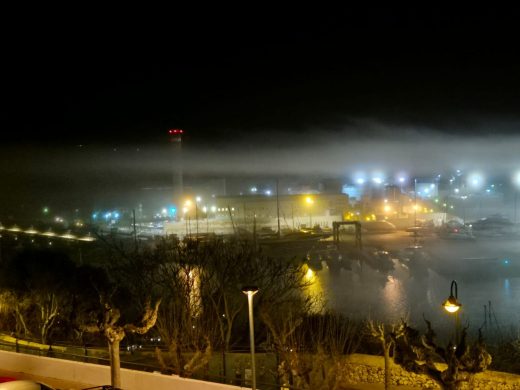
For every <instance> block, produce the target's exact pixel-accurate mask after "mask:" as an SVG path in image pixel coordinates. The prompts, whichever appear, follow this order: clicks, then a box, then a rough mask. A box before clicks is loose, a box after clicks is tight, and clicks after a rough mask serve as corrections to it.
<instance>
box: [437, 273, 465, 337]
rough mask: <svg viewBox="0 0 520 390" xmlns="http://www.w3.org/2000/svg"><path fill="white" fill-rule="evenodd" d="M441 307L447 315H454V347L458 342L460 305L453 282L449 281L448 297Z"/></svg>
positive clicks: (456, 288) (456, 287)
mask: <svg viewBox="0 0 520 390" xmlns="http://www.w3.org/2000/svg"><path fill="white" fill-rule="evenodd" d="M454 292H455V293H454ZM442 306H444V310H446V311H447V312H448V313H453V314H455V345H457V344H458V342H459V310H460V308H461V307H462V304H461V303H460V302H459V301H458V286H457V282H456V281H455V280H452V281H451V286H450V296H449V297H448V299H446V300H445V301H444V302H443V304H442Z"/></svg>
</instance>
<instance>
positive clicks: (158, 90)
mask: <svg viewBox="0 0 520 390" xmlns="http://www.w3.org/2000/svg"><path fill="white" fill-rule="evenodd" d="M36 11H37V10H35V12H34V14H32V15H30V16H29V15H27V14H25V13H21V12H20V11H17V12H14V11H13V13H12V14H9V13H6V14H5V16H4V17H5V18H6V20H5V21H6V23H4V25H3V27H2V33H3V38H2V48H1V50H2V58H3V59H2V68H3V71H2V88H1V89H2V105H1V107H0V110H1V111H0V125H1V128H2V138H3V140H2V147H1V152H2V156H3V158H2V159H1V160H0V163H1V167H2V168H1V170H0V174H2V177H3V179H4V183H7V184H6V185H7V186H10V188H12V189H13V191H14V193H18V194H21V193H23V192H26V191H36V192H37V193H45V191H46V184H45V183H48V181H47V180H50V181H51V182H53V181H54V182H53V183H54V184H53V186H54V185H56V186H58V187H59V186H63V185H64V183H65V184H67V183H68V184H70V185H73V184H74V182H75V181H76V178H75V177H74V176H73V174H72V173H71V172H68V171H67V170H66V169H65V168H63V167H62V166H63V165H64V164H66V165H68V163H67V162H69V161H70V163H71V165H74V164H76V166H80V165H81V164H82V163H81V162H79V163H78V162H77V161H76V160H78V159H79V160H81V157H77V156H76V155H75V153H76V152H77V149H75V148H78V145H83V147H86V148H89V147H91V148H94V147H95V148H96V151H98V150H105V149H106V150H109V151H110V150H113V149H114V148H123V149H124V148H125V147H127V146H128V148H140V147H143V148H145V149H146V147H147V145H148V147H153V146H154V145H160V144H163V143H164V142H165V139H166V133H165V132H166V130H167V129H168V128H171V127H175V128H183V129H185V130H186V132H187V136H186V142H187V143H188V144H189V145H191V147H192V148H194V149H197V148H198V149H197V150H206V151H207V150H209V151H210V152H212V153H213V154H217V153H218V151H219V150H221V149H220V148H223V149H222V150H224V149H226V148H230V147H232V145H235V144H236V145H237V147H240V148H244V147H246V148H248V150H250V151H253V152H254V151H255V150H256V148H259V149H261V150H264V151H265V148H269V147H271V148H273V149H274V150H276V149H279V150H283V149H284V148H285V147H297V146H300V145H301V146H302V147H304V148H305V147H309V145H313V144H314V142H315V139H320V137H321V138H323V137H330V136H331V134H332V135H334V134H340V135H341V136H342V137H344V139H346V140H371V139H372V138H374V137H376V136H379V134H380V133H381V131H380V130H381V128H384V129H386V130H383V131H382V133H383V134H386V135H388V134H391V135H396V134H399V131H401V130H399V129H404V130H402V134H403V135H406V134H407V132H408V131H410V129H414V130H413V131H415V132H416V134H419V135H421V134H422V133H423V132H430V131H433V132H434V133H435V134H437V135H438V134H441V135H447V136H460V137H473V136H482V135H483V136H487V135H489V134H498V135H500V136H501V137H511V136H514V135H515V134H516V133H517V131H518V129H519V127H518V120H519V114H518V107H520V104H519V103H520V77H519V75H520V73H519V70H520V68H519V65H520V56H519V53H518V47H519V46H518V35H519V34H518V28H517V20H518V16H519V15H518V14H517V13H516V12H511V11H510V10H493V9H489V8H481V9H477V8H472V9H454V8H451V7H450V8H449V9H421V10H419V9H406V10H404V9H396V8H392V7H385V8H373V9H355V8H351V7H350V8H349V7H344V8H341V9H334V8H327V9H314V8H308V9H303V8H298V9H296V8H293V9H283V10H282V9H280V8H272V9H269V8H264V9H260V8H258V9H245V8H241V9H238V8H231V7H229V8H228V9H224V8H222V7H215V8H212V9H207V8H204V7H203V6H202V5H201V7H200V8H199V9H191V10H185V9H180V8H179V9H169V10H160V9H155V10H146V11H144V10H138V9H134V10H129V9H117V10H105V9H103V10H101V9H90V10H87V9H82V10H72V9H67V10H61V11H63V14H62V13H53V10H50V9H46V10H45V11H46V14H45V15H44V14H38V12H36ZM364 123H369V124H370V125H367V126H364V125H363V124H364ZM374 129H376V130H374ZM378 129H379V130H378ZM425 129H426V130H425ZM396 132H397V133H396ZM332 137H333V136H332ZM226 150H227V149H226ZM51 156H54V157H51ZM60 156H61V157H60ZM73 156H74V157H73ZM58 157H60V158H61V159H58V160H55V159H53V158H58ZM126 158H128V156H127V157H126ZM37 159H42V160H45V162H46V164H44V165H46V169H47V171H45V169H44V168H42V165H41V162H42V161H41V160H37ZM86 159H87V160H88V161H90V164H93V161H92V155H90V156H88V157H86ZM101 160H103V159H101ZM13 161H15V162H16V164H14V165H13V163H12V162H13ZM64 162H65V163H64ZM404 163H406V162H403V164H404ZM345 164H346V162H345ZM87 165H88V164H87ZM122 165H124V163H123V164H122ZM228 165H230V164H229V163H228ZM40 169H43V171H42V172H40ZM201 169H202V168H201ZM341 169H344V167H341ZM99 170H103V168H99ZM49 171H53V172H54V175H50V174H48V172H49ZM57 171H59V172H58V173H56V172H57ZM93 171H95V169H93ZM46 172H47V173H46ZM121 172H125V171H124V168H122V169H121V170H120V171H118V173H114V176H121V175H122V176H125V173H121ZM163 173H164V172H163ZM163 173H161V174H163ZM24 175H25V176H24ZM27 175H28V176H27ZM89 175H90V176H89ZM89 175H86V176H88V178H89V179H83V180H84V181H83V182H82V184H81V185H80V186H79V187H81V186H86V185H87V184H86V183H88V180H90V179H92V180H95V177H96V174H95V172H94V173H90V174H89ZM15 176H19V177H17V178H16V180H15ZM127 176H130V178H128V180H131V175H129V174H127ZM159 176H160V174H158V176H157V177H159ZM24 177H29V179H24ZM37 177H45V181H44V182H42V183H37V184H35V183H36V182H37V180H36V178H37ZM158 181H160V180H159V179H158ZM100 182H102V180H101V181H100ZM79 187H78V188H79Z"/></svg>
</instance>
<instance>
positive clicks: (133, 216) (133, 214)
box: [132, 209, 137, 252]
mask: <svg viewBox="0 0 520 390" xmlns="http://www.w3.org/2000/svg"><path fill="white" fill-rule="evenodd" d="M132 221H133V226H134V245H135V251H136V252H137V230H136V228H135V209H132Z"/></svg>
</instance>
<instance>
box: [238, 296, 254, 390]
mask: <svg viewBox="0 0 520 390" xmlns="http://www.w3.org/2000/svg"><path fill="white" fill-rule="evenodd" d="M242 292H243V293H244V294H246V295H247V305H248V308H249V341H250V344H251V376H252V381H251V382H252V387H251V389H252V390H256V369H255V325H254V322H253V295H255V294H256V293H257V292H258V287H256V286H244V287H242Z"/></svg>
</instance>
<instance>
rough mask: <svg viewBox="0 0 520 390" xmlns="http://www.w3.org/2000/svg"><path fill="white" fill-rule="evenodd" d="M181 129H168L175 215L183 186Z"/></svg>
mask: <svg viewBox="0 0 520 390" xmlns="http://www.w3.org/2000/svg"><path fill="white" fill-rule="evenodd" d="M183 133H184V131H183V130H181V129H170V130H168V134H169V135H170V143H171V145H172V146H171V147H172V152H173V153H172V154H173V157H172V162H173V166H172V167H173V194H172V196H173V203H174V204H175V207H176V208H177V216H178V215H179V212H180V210H181V208H182V206H181V205H182V201H183V199H182V198H183V193H184V188H183V184H182V134H183Z"/></svg>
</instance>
